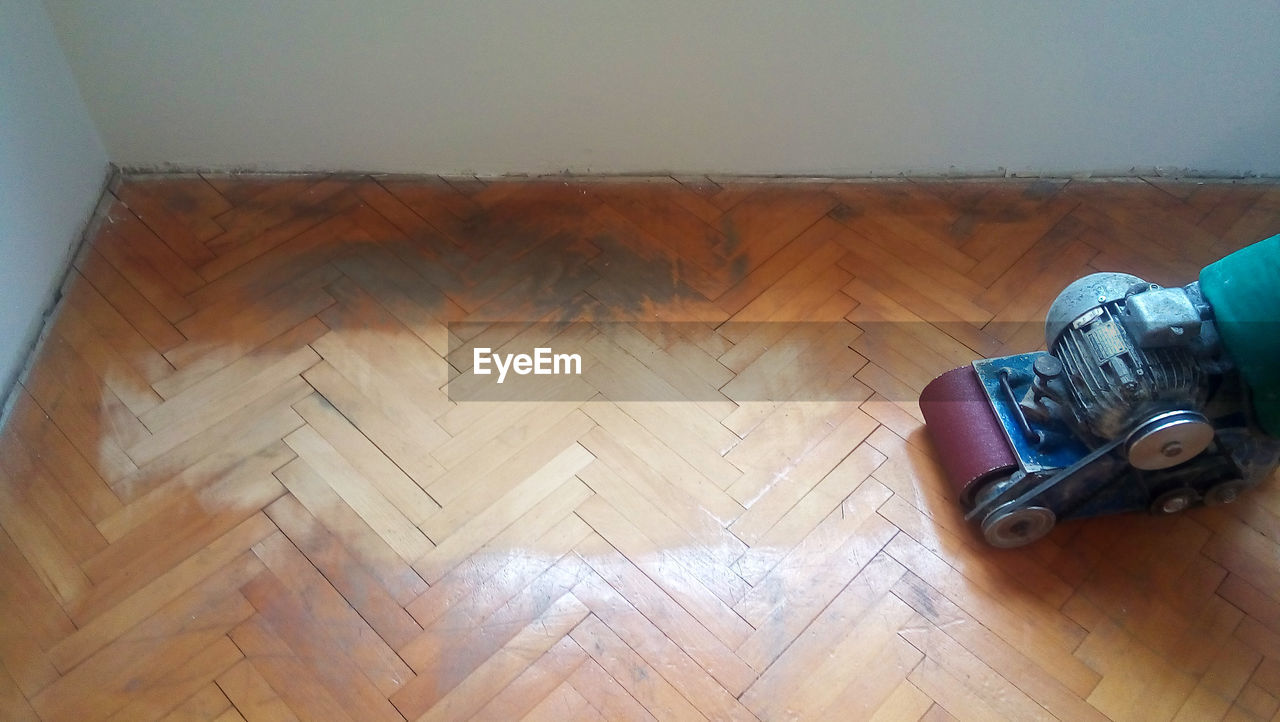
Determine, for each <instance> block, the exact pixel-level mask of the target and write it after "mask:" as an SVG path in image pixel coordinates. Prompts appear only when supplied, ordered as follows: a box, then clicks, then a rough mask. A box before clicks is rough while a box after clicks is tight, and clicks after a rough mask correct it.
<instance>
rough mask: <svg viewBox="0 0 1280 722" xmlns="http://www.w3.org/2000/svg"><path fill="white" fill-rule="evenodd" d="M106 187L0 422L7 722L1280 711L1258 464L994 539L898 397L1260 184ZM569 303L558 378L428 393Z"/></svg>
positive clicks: (1227, 243)
mask: <svg viewBox="0 0 1280 722" xmlns="http://www.w3.org/2000/svg"><path fill="white" fill-rule="evenodd" d="M113 194H114V195H113V197H110V198H108V199H107V200H108V202H109V203H108V204H107V206H106V211H105V214H106V218H105V220H104V221H103V222H102V224H101V227H100V230H98V231H97V233H96V235H95V236H94V237H93V238H92V242H91V243H89V244H86V246H85V247H84V248H83V249H82V251H81V252H80V253H79V255H78V256H77V257H76V259H75V263H74V269H73V271H72V273H71V276H70V279H69V281H68V283H67V285H66V288H65V295H64V298H63V300H62V302H61V304H60V308H59V310H58V312H57V315H56V318H55V320H54V321H53V323H52V326H51V330H50V331H49V333H48V335H47V338H46V339H45V340H44V341H43V343H42V346H41V348H40V349H39V350H38V352H37V354H36V358H35V360H34V362H33V364H32V366H31V368H30V371H29V373H28V374H27V375H26V377H25V379H24V381H23V382H22V385H21V387H20V388H19V389H18V390H17V392H16V393H17V403H16V407H15V409H14V411H13V413H12V416H11V418H10V420H9V422H8V425H7V427H6V428H5V430H4V431H3V434H2V435H0V526H2V527H3V533H2V534H0V574H3V580H4V581H3V584H2V585H0V662H2V665H0V701H2V705H3V709H2V710H0V717H2V718H4V719H6V720H8V719H24V718H29V717H36V716H38V717H41V718H47V719H59V720H77V721H84V720H90V719H107V718H110V719H120V720H143V719H153V718H167V719H184V720H185V719H215V718H216V719H224V720H225V719H237V720H238V719H241V718H243V719H246V720H272V719H291V718H294V717H296V718H299V719H319V720H337V719H348V718H350V719H354V720H396V719H400V718H402V717H403V718H407V719H418V718H422V719H441V720H455V719H467V718H471V717H476V718H480V719H493V720H512V719H518V718H531V719H553V720H561V721H564V720H577V719H592V718H604V719H610V720H613V719H650V718H658V719H678V720H685V719H700V718H702V717H704V716H705V717H707V718H716V719H720V718H732V719H753V718H759V719H762V720H777V719H841V720H844V719H868V718H873V717H874V718H876V719H885V720H913V719H932V720H939V719H949V718H951V717H956V718H960V719H977V720H991V719H997V718H1008V719H1013V720H1032V719H1049V718H1055V717H1056V718H1058V719H1063V720H1073V721H1076V720H1089V719H1103V718H1107V717H1110V718H1113V719H1134V720H1165V719H1182V720H1209V719H1219V718H1223V717H1226V718H1228V719H1261V720H1267V719H1271V720H1277V719H1280V716H1277V707H1278V705H1280V702H1278V698H1280V483H1277V480H1276V479H1274V478H1273V479H1272V480H1271V481H1270V482H1268V483H1267V484H1266V485H1264V486H1263V487H1261V488H1260V489H1257V490H1255V491H1254V492H1252V493H1251V494H1250V495H1249V496H1248V497H1247V498H1246V499H1244V500H1242V501H1241V502H1240V503H1238V504H1236V505H1232V506H1228V507H1219V508H1216V509H1198V510H1195V511H1193V512H1191V513H1188V514H1186V515H1182V516H1175V517H1165V518H1154V517H1148V516H1125V517H1112V518H1107V519H1100V520H1093V521H1088V522H1074V523H1066V524H1062V525H1060V526H1059V527H1058V528H1057V529H1055V530H1054V532H1053V533H1052V534H1051V535H1050V537H1048V538H1047V539H1045V540H1044V541H1042V542H1040V543H1038V544H1036V545H1034V546H1032V547H1030V548H1027V549H1023V550H1017V551H995V550H992V549H989V548H986V547H985V546H983V544H982V543H980V542H979V541H978V540H977V539H976V537H975V536H974V535H973V534H972V533H971V531H970V530H969V529H968V528H967V527H966V525H965V524H964V523H963V521H962V519H961V517H960V513H959V511H958V509H957V508H956V506H955V505H954V504H952V503H951V501H950V499H949V498H948V493H947V490H946V487H945V485H944V482H943V481H942V480H941V478H940V476H939V471H938V468H937V466H936V465H935V461H934V459H933V457H932V450H931V446H930V443H929V441H928V438H927V436H926V435H925V433H924V429H923V427H922V425H921V421H920V413H919V408H918V407H917V405H916V404H915V403H914V399H915V398H916V396H917V394H918V392H919V389H920V388H921V387H922V386H923V385H924V384H925V383H926V382H927V381H928V380H929V379H930V378H932V377H933V376H934V375H936V374H938V373H940V372H942V371H944V370H946V369H949V368H952V367H954V366H959V365H961V364H964V363H967V362H968V361H969V360H970V359H972V358H974V357H976V356H979V355H986V356H992V355H1001V354H1005V353H1012V352H1022V351H1028V350H1032V349H1035V348H1037V347H1039V346H1041V345H1042V343H1043V340H1042V336H1041V334H1042V330H1041V329H1042V325H1041V323H1042V319H1043V316H1044V312H1045V310H1046V307H1047V305H1048V303H1049V302H1050V301H1051V300H1052V299H1053V297H1054V296H1055V294H1056V293H1057V292H1058V291H1059V290H1060V289H1061V288H1062V287H1063V286H1064V285H1065V284H1066V283H1068V282H1069V281H1071V280H1073V279H1075V278H1077V277H1079V276H1081V275H1083V274H1086V273H1089V272H1091V271H1093V270H1095V269H1099V270H1117V271H1129V272H1132V273H1136V274H1139V275H1141V276H1143V277H1145V278H1147V279H1148V280H1151V281H1154V282H1158V283H1162V284H1183V283H1186V282H1189V281H1191V280H1193V279H1194V278H1195V277H1196V274H1197V271H1198V269H1199V268H1200V267H1201V266H1202V265H1204V264H1206V263H1207V262H1210V261H1211V260H1213V259H1216V258H1218V257H1220V256H1222V255H1224V254H1226V253H1228V252H1230V251H1232V250H1233V249H1235V248H1238V247H1240V246H1242V245H1244V244H1247V243H1249V242H1251V241H1254V240H1257V239H1260V238H1263V237H1265V236H1267V235H1270V234H1274V233H1276V232H1280V186H1276V185H1265V184H1260V185H1248V184H1230V183H1207V184H1200V185H1196V184H1178V183H1169V182H1163V181H1144V180H1138V179H1134V180H1125V181H1111V182H1087V181H1072V182H1066V181H1003V180H1002V181H970V182H948V183H943V182H932V181H931V182H916V181H910V180H900V181H886V182H878V183H862V184H843V183H842V184H824V183H810V184H797V185H782V184H776V183H751V182H745V181H743V180H738V181H730V180H723V179H710V178H680V179H671V178H663V179H656V180H649V181H643V182H642V181H634V182H626V183H622V182H600V181H595V182H582V183H578V182H564V181H539V182H529V183H517V182H493V183H485V182H481V181H477V180H475V179H453V178H451V179H447V180H446V179H437V178H428V179H420V178H419V179H398V178H369V177H279V178H274V179H270V178H250V177H207V178H201V177H198V176H184V177H167V178H149V177H138V178H131V179H126V180H124V181H123V182H120V183H117V184H116V186H115V187H114V189H113ZM571 319H577V320H586V321H591V322H595V325H594V326H589V327H587V330H586V331H585V335H583V336H578V337H577V338H576V342H577V343H580V344H581V346H582V347H583V348H584V349H586V350H587V351H588V357H587V359H586V364H585V365H586V366H587V368H586V369H584V373H583V375H582V376H580V377H577V376H564V377H550V378H546V379H542V380H541V382H544V383H545V384H546V385H547V386H546V389H547V392H546V393H547V395H546V396H545V397H544V400H541V401H539V400H537V398H538V395H537V393H534V394H533V396H531V397H530V398H531V400H526V401H520V402H516V401H492V400H491V401H477V400H460V399H459V398H458V397H457V396H456V395H454V394H451V393H450V389H449V388H446V386H445V384H446V382H448V380H449V378H450V377H451V375H452V374H454V373H455V372H458V371H464V370H465V369H466V367H467V366H469V365H470V362H471V360H470V359H471V357H470V356H469V355H468V354H469V352H468V349H470V348H471V347H473V346H476V345H480V343H481V342H484V343H485V344H486V345H492V346H494V347H499V346H503V345H504V344H507V346H508V348H517V347H519V345H520V344H524V348H525V349H526V350H527V349H528V348H530V347H532V346H533V345H535V344H540V343H550V345H552V346H555V344H556V341H555V340H551V341H550V342H548V339H547V338H545V336H546V334H547V333H551V331H549V330H548V329H554V328H556V327H554V326H549V325H546V324H543V325H535V326H529V327H528V328H527V329H526V330H524V331H522V330H521V329H522V328H523V326H521V325H520V324H511V323H506V324H503V323H501V322H534V321H563V320H571ZM616 321H631V322H636V323H630V324H618V323H606V322H616ZM797 322H806V323H797ZM575 328H577V329H579V331H578V333H583V331H582V327H581V326H577V327H575ZM539 334H541V335H539ZM490 342H492V343H490ZM450 363H452V365H453V367H452V369H451V368H450ZM566 390H568V391H573V392H575V393H579V394H582V395H581V396H579V397H577V400H568V401H564V400H545V399H551V398H553V397H555V396H554V393H553V392H558V391H566ZM802 391H803V392H804V393H801V392H802ZM538 393H540V392H538ZM672 394H675V396H674V397H673V396H672ZM556 398H558V397H556ZM673 398H685V399H687V400H684V401H673V400H672V399H673Z"/></svg>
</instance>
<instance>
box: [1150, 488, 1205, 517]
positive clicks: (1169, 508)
mask: <svg viewBox="0 0 1280 722" xmlns="http://www.w3.org/2000/svg"><path fill="white" fill-rule="evenodd" d="M1195 503H1196V493H1195V492H1194V491H1192V490H1190V489H1174V490H1173V491H1166V492H1165V493H1163V494H1161V495H1160V496H1157V497H1156V500H1155V501H1153V502H1151V513H1152V514H1177V513H1178V512H1180V511H1183V510H1185V509H1188V508H1190V507H1191V506H1192V505H1194V504H1195Z"/></svg>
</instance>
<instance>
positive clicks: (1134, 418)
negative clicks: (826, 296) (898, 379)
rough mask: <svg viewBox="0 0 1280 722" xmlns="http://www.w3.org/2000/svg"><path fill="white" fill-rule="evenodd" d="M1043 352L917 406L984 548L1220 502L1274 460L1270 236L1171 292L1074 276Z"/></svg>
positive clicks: (1051, 317)
mask: <svg viewBox="0 0 1280 722" xmlns="http://www.w3.org/2000/svg"><path fill="white" fill-rule="evenodd" d="M1045 344H1046V348H1047V349H1048V351H1038V352H1034V353H1025V354H1018V355H1015V356H1005V357H1003V358H992V359H981V360H978V361H974V362H973V364H972V365H970V366H964V367H961V368H958V369H953V370H951V371H948V372H947V373H944V374H942V375H941V376H939V377H938V378H936V379H934V380H933V381H932V382H930V384H929V385H928V386H926V387H925V389H924V392H923V393H922V394H921V395H920V409H921V411H922V412H923V413H924V418H925V421H926V423H927V425H928V429H929V435H930V437H931V438H932V440H933V442H934V446H935V448H936V450H937V454H938V458H939V459H940V461H941V464H942V466H943V469H944V471H945V472H946V474H947V478H948V480H949V481H950V483H951V484H952V485H953V486H954V487H955V491H956V493H957V494H958V498H959V502H960V504H961V506H962V507H963V508H964V510H965V512H966V517H965V518H966V519H968V520H970V521H972V522H974V523H976V524H978V525H980V527H981V529H982V534H983V536H984V537H985V538H986V540H987V542H988V543H990V544H992V545H993V546H997V547H1016V546H1022V545H1024V544H1028V543H1030V542H1032V541H1035V540H1036V539H1039V538H1040V537H1042V536H1044V535H1045V534H1047V533H1048V532H1049V530H1050V529H1052V528H1053V526H1054V524H1055V523H1056V522H1057V521H1058V520H1063V519H1072V518H1081V517H1090V516H1098V515H1102V514H1110V513H1116V512H1126V511H1138V510H1149V511H1151V512H1152V513H1156V514H1173V513H1177V512H1179V511H1182V510H1183V509H1186V508H1188V507H1191V506H1195V505H1199V504H1211V505H1212V504H1223V503H1227V502H1231V501H1234V500H1235V499H1236V498H1237V496H1239V495H1240V494H1241V492H1243V491H1244V490H1246V489H1248V488H1249V487H1251V486H1255V485H1257V484H1259V483H1261V482H1262V481H1264V480H1265V479H1267V478H1268V477H1270V476H1271V475H1272V474H1273V473H1274V471H1275V469H1276V467H1277V465H1280V235H1277V236H1273V237H1271V238H1268V239H1266V240H1264V241H1260V242H1258V243H1255V244H1253V245H1251V246H1248V247H1246V248H1244V249H1242V250H1240V251H1237V252H1235V253H1233V254H1231V255H1229V256H1226V257H1225V258H1223V259H1221V260H1220V261H1217V262H1216V263H1213V264H1212V265H1209V266H1207V267H1205V268H1204V269H1203V270H1202V271H1201V272H1200V278H1199V280H1198V281H1197V282H1195V283H1192V284H1190V285H1188V286H1185V287H1182V288H1164V287H1161V286H1158V285H1156V284H1154V283H1148V282H1146V281H1144V280H1142V279H1141V278H1138V277H1137V276H1133V275H1130V274H1127V273H1094V274H1091V275H1088V276H1085V277H1084V278H1081V279H1079V280H1077V281H1075V282H1073V283H1072V284H1071V285H1069V286H1067V287H1066V289H1064V290H1063V291H1062V293H1061V294H1059V295H1058V297H1057V299H1056V300H1055V301H1054V302H1053V304H1052V306H1051V307H1050V308H1049V313H1048V317H1047V318H1046V320H1045Z"/></svg>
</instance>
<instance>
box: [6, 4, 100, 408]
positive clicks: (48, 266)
mask: <svg viewBox="0 0 1280 722" xmlns="http://www.w3.org/2000/svg"><path fill="white" fill-rule="evenodd" d="M106 171H107V156H106V151H104V150H103V147H102V142H101V141H100V140H99V139H98V134H97V132H96V131H95V130H94V127H93V124H92V123H91V122H90V121H89V113H88V111H87V110H86V109H85V105H84V102H83V101H82V100H81V99H80V91H79V90H78V89H77V88H76V85H75V82H74V80H72V77H71V69H70V68H69V67H68V66H67V62H66V60H65V59H64V58H63V55H62V51H61V50H60V49H59V47H58V43H57V40H56V39H55V37H54V33H53V25H52V24H51V23H50V22H49V15H48V13H46V12H45V8H44V6H43V5H42V4H41V3H40V0H0V400H3V398H4V397H5V396H6V395H7V393H8V391H9V389H10V388H11V387H12V384H13V381H14V379H15V377H16V375H17V373H18V371H19V370H20V369H21V366H22V362H23V357H24V355H25V354H26V352H27V350H28V349H29V348H30V346H31V343H32V342H33V341H34V340H35V337H36V334H37V333H38V332H39V330H40V324H41V320H42V316H43V314H44V311H46V310H47V309H48V308H49V306H50V304H51V303H52V301H53V294H54V293H55V292H56V290H57V285H58V283H59V282H60V281H61V280H62V274H63V272H64V270H65V269H66V265H67V261H68V255H69V254H70V252H71V250H72V248H73V246H74V244H75V243H76V242H77V241H78V240H79V237H80V232H81V231H82V230H83V228H84V225H85V223H86V221H87V220H88V218H89V215H90V214H91V213H92V211H93V208H94V206H95V205H96V203H97V200H98V195H99V192H100V191H101V190H102V184H103V181H104V179H105V178H106Z"/></svg>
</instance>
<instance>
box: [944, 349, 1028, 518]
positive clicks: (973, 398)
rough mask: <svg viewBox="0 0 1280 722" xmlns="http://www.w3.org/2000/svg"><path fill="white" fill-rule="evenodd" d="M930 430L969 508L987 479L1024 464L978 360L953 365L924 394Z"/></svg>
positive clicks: (948, 472)
mask: <svg viewBox="0 0 1280 722" xmlns="http://www.w3.org/2000/svg"><path fill="white" fill-rule="evenodd" d="M920 411H921V413H923V414H924V419H925V422H926V425H927V427H928V429H929V436H930V438H932V439H933V445H934V447H935V448H937V450H938V459H939V460H940V461H941V463H942V469H943V471H945V472H946V474H947V480H948V481H949V482H951V486H953V487H954V488H955V490H956V495H957V497H958V499H959V500H960V503H961V504H962V505H963V506H964V508H966V509H971V508H973V506H974V494H975V493H976V492H977V491H978V490H979V489H981V488H982V486H983V485H984V484H986V483H987V482H988V481H990V480H993V479H998V478H1001V477H1003V476H1007V475H1009V474H1011V473H1013V472H1014V471H1015V470H1016V469H1017V468H1018V462H1017V459H1016V458H1015V457H1014V454H1013V449H1012V448H1011V447H1010V446H1009V441H1008V439H1007V438H1006V436H1005V433H1004V429H1003V428H1002V427H1001V425H1000V421H999V419H997V418H996V414H995V411H994V410H993V409H992V408H991V402H990V401H988V400H987V395H986V392H985V391H983V388H982V382H981V381H979V380H978V374H977V372H976V371H974V370H973V367H972V366H961V367H960V368H957V369H952V370H950V371H948V372H946V373H944V374H942V375H941V376H939V377H938V378H936V379H934V380H933V381H930V382H929V385H928V386H926V387H924V392H923V393H921V394H920Z"/></svg>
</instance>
